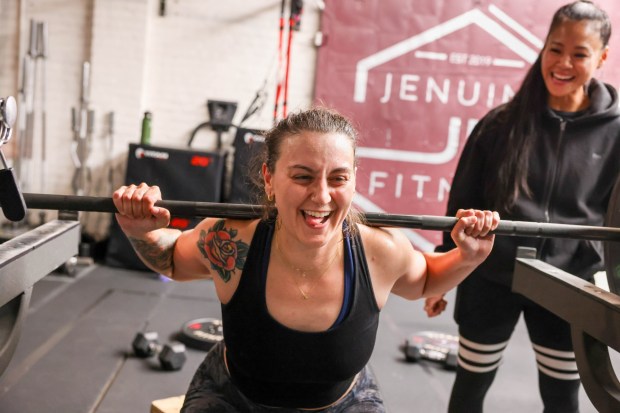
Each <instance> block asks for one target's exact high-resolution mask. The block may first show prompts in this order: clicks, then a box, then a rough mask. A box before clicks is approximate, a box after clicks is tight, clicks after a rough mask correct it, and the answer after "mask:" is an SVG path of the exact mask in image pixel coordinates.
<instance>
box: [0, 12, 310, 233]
mask: <svg viewBox="0 0 620 413" xmlns="http://www.w3.org/2000/svg"><path fill="white" fill-rule="evenodd" d="M165 3H166V14H165V16H160V14H159V5H160V2H159V0H36V1H34V0H29V1H26V0H21V1H19V0H13V1H11V0H0V36H2V39H3V41H2V48H1V49H0V96H7V95H13V96H15V97H16V98H17V97H18V93H19V87H20V86H19V78H20V77H21V75H20V73H21V72H20V70H21V65H22V63H21V56H23V55H24V53H25V51H26V49H27V42H28V36H29V33H28V31H29V21H30V19H35V20H37V21H44V22H46V23H47V25H48V32H49V56H48V58H47V59H46V60H45V61H44V62H45V67H46V73H47V76H46V78H47V82H46V88H45V92H46V93H45V96H46V105H45V108H46V119H47V121H46V124H47V127H46V131H47V133H46V142H47V143H46V146H45V147H46V159H47V160H46V162H45V164H42V162H40V159H41V149H40V148H41V132H40V129H41V120H40V117H37V118H36V120H35V123H36V126H35V136H34V138H35V139H34V154H33V160H32V161H31V162H30V164H29V165H28V168H27V169H28V170H29V172H28V177H29V178H28V182H27V183H26V185H25V186H26V190H27V191H28V192H39V191H43V192H47V193H58V194H71V193H73V189H72V177H73V174H74V171H75V166H74V162H73V161H72V158H71V154H70V152H71V147H72V145H73V142H74V134H73V132H72V130H71V108H76V109H77V108H79V107H80V91H81V77H82V65H83V62H85V61H88V62H90V67H91V69H90V80H91V81H90V90H89V92H90V94H89V97H90V100H89V103H88V107H89V108H90V109H91V110H93V111H94V112H95V116H94V119H95V122H94V131H93V134H92V150H91V153H90V156H89V157H88V160H87V164H86V165H87V166H88V167H89V169H90V170H91V177H92V179H91V182H92V185H91V186H90V187H89V189H88V193H89V194H92V195H107V194H109V188H108V185H107V173H108V172H107V171H108V168H109V165H110V159H112V165H113V167H114V171H115V185H120V184H121V182H122V180H123V178H124V166H125V162H126V156H127V146H128V144H129V143H130V142H137V141H138V140H139V137H140V128H141V121H142V114H143V112H144V111H147V110H148V111H150V112H152V116H153V120H152V134H151V143H152V144H154V145H161V146H171V147H183V146H186V145H187V142H188V139H189V134H190V132H191V131H192V130H193V129H194V127H195V126H197V125H198V124H199V123H201V122H204V121H206V120H208V112H207V107H206V102H207V99H214V100H226V101H235V102H237V103H238V109H237V112H236V115H235V118H234V119H233V121H234V122H235V123H238V122H239V121H240V120H241V117H242V116H243V114H244V113H245V111H246V110H247V108H248V106H249V105H250V103H251V101H252V99H253V98H254V96H255V94H256V92H257V91H258V89H259V88H261V87H262V86H263V85H265V83H266V91H267V93H268V98H267V103H266V105H265V107H264V109H263V110H262V111H261V112H260V113H259V114H257V115H255V116H254V117H252V118H251V119H250V120H249V121H248V122H247V123H246V124H245V126H248V127H255V128H268V127H269V126H271V124H272V111H273V104H274V100H273V99H274V94H275V93H274V92H275V84H276V83H275V82H276V69H277V62H276V61H277V53H276V52H277V41H278V19H279V15H280V1H279V0H255V1H247V0H228V1H225V2H222V1H220V0H166V2H165ZM20 10H21V13H20ZM287 14H288V12H287ZM20 16H21V17H20ZM318 26H319V10H317V8H316V5H315V4H314V3H310V2H306V4H305V5H304V10H303V14H302V22H301V30H300V31H298V32H295V33H294V38H293V47H292V54H291V73H290V79H289V82H290V86H289V99H288V101H289V110H295V109H300V108H305V107H308V106H309V105H310V104H311V102H312V93H313V84H314V69H315V59H316V48H315V46H314V44H313V39H314V35H315V32H316V31H317V30H318ZM39 62H40V63H39V67H41V66H42V65H43V61H42V60H40V61H39ZM39 71H41V69H40V68H39ZM38 93H39V96H41V91H40V87H39V89H38ZM21 108H22V105H20V110H21ZM41 111H42V108H41V107H40V105H38V106H36V111H35V113H39V114H40V113H41ZM110 112H114V115H115V129H114V139H113V153H109V151H108V147H109V146H108V145H109V140H108V139H109V133H108V124H107V119H108V115H109V113H110ZM223 138H224V143H225V144H227V143H229V142H230V141H231V140H232V138H233V136H232V135H231V134H225V135H224V136H223ZM18 139H20V137H19V133H18V131H16V133H15V135H14V140H18ZM193 146H194V147H196V148H201V149H212V148H214V147H215V133H214V132H212V131H210V130H208V129H204V130H201V132H200V133H199V134H198V135H197V136H196V139H195V140H194V145H193ZM7 153H9V148H7V149H6V150H5V154H7ZM11 153H12V151H11ZM8 156H9V158H10V154H9V155H8ZM42 168H44V169H42ZM42 176H44V179H43V181H44V182H45V185H44V187H42V184H41V182H42V178H41V177H42ZM91 215H98V214H91ZM108 218H109V217H107V218H105V219H104V220H103V221H104V224H101V223H100V222H101V219H99V218H97V219H94V218H87V219H86V225H87V228H89V227H90V229H89V231H91V232H96V233H97V234H99V235H101V234H103V233H104V232H105V231H106V228H107V222H106V221H107V219H108ZM94 221H96V222H98V224H93V222H94ZM93 225H94V226H93Z"/></svg>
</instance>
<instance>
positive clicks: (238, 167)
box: [227, 128, 265, 204]
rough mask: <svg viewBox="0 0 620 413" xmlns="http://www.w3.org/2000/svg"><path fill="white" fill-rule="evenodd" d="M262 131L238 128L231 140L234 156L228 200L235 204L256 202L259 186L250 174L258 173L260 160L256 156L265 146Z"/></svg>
mask: <svg viewBox="0 0 620 413" xmlns="http://www.w3.org/2000/svg"><path fill="white" fill-rule="evenodd" d="M264 142H265V138H264V137H263V131H260V130H257V129H246V128H238V129H237V133H236V134H235V140H234V141H233V147H234V148H235V157H234V159H233V167H232V174H231V182H230V193H229V195H228V200H227V201H228V202H231V203H235V204H253V203H256V202H257V195H258V190H259V188H257V187H256V184H254V180H253V179H252V178H257V176H255V177H252V176H251V175H250V174H257V175H258V174H260V162H257V157H258V156H259V155H260V154H261V153H262V152H263V150H264V147H265V143H264Z"/></svg>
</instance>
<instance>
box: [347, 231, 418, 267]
mask: <svg viewBox="0 0 620 413" xmlns="http://www.w3.org/2000/svg"><path fill="white" fill-rule="evenodd" d="M358 232H359V235H360V238H361V239H362V243H363V244H364V250H365V251H366V254H367V255H372V256H373V257H378V258H377V259H380V260H382V259H388V260H389V257H391V256H392V255H393V254H394V253H395V252H397V251H404V250H403V248H404V247H406V246H409V247H411V243H410V242H409V240H408V239H407V237H406V236H405V234H404V233H403V232H402V231H401V230H400V229H398V228H389V227H373V226H369V225H358Z"/></svg>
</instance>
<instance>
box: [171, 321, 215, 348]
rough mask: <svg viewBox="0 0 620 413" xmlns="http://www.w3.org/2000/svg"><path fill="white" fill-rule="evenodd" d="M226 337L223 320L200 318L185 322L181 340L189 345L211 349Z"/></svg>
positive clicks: (180, 336)
mask: <svg viewBox="0 0 620 413" xmlns="http://www.w3.org/2000/svg"><path fill="white" fill-rule="evenodd" d="M223 339H224V330H223V326H222V321H221V320H219V319H217V318H198V319H195V320H190V321H188V322H186V323H185V324H183V327H182V328H181V333H180V334H179V341H181V342H183V343H185V345H187V346H188V347H191V348H195V349H198V350H203V351H209V349H211V347H213V345H214V344H215V343H217V342H219V341H222V340H223Z"/></svg>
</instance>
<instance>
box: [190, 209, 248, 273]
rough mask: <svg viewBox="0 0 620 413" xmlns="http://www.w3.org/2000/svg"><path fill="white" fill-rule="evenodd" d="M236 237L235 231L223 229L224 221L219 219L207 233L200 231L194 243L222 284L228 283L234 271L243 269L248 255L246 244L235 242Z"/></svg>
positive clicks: (239, 241)
mask: <svg viewBox="0 0 620 413" xmlns="http://www.w3.org/2000/svg"><path fill="white" fill-rule="evenodd" d="M236 236H237V230H236V229H233V228H225V227H224V220H223V219H220V220H218V221H217V222H216V223H215V225H213V226H212V227H211V228H209V230H208V231H205V230H201V231H200V236H199V237H198V242H197V243H196V245H197V246H198V250H199V251H200V253H201V254H202V255H203V257H205V258H206V259H207V260H209V262H210V263H211V268H212V269H213V270H214V271H216V272H217V273H218V274H219V276H220V278H221V279H222V280H223V281H224V282H228V281H230V277H231V276H232V274H233V273H234V272H235V269H239V270H242V269H243V266H244V265H245V260H246V258H247V255H248V250H249V246H248V244H246V243H245V242H243V241H241V240H235V239H234V238H235V237H236Z"/></svg>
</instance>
